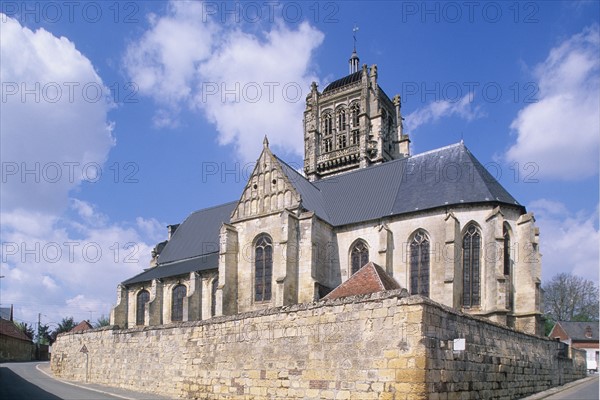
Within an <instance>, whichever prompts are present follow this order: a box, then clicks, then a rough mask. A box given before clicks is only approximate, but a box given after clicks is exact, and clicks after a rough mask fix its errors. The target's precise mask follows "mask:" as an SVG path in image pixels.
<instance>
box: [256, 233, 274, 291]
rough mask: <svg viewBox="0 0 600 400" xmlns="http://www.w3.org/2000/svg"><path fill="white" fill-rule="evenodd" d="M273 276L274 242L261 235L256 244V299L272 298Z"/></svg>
mask: <svg viewBox="0 0 600 400" xmlns="http://www.w3.org/2000/svg"><path fill="white" fill-rule="evenodd" d="M272 276H273V242H272V241H271V238H270V237H269V236H268V235H260V236H259V237H258V239H256V244H255V245H254V301H268V300H271V280H272Z"/></svg>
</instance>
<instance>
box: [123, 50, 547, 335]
mask: <svg viewBox="0 0 600 400" xmlns="http://www.w3.org/2000/svg"><path fill="white" fill-rule="evenodd" d="M378 74H379V72H378V69H377V66H376V65H372V66H371V67H370V68H368V67H367V66H366V65H364V66H363V67H362V68H361V69H359V67H358V56H357V55H356V52H354V53H353V54H352V57H351V58H350V74H349V75H347V76H345V77H342V78H341V79H338V80H336V81H334V82H332V83H331V84H329V85H328V86H327V87H325V89H324V90H323V91H320V90H319V89H318V86H317V84H316V83H313V84H312V86H311V88H310V93H309V94H308V96H307V98H306V109H305V112H304V119H303V121H298V122H297V123H303V126H304V144H305V145H304V147H305V148H304V153H305V156H304V170H303V173H300V172H298V171H297V170H296V169H295V168H293V167H291V166H290V165H288V164H287V163H286V162H285V161H284V160H282V159H281V158H279V157H277V156H276V155H275V154H273V153H272V152H271V149H270V148H269V142H268V140H267V138H266V137H265V139H264V141H263V150H262V152H261V154H260V155H259V156H258V159H257V161H256V165H255V167H254V170H253V172H252V174H251V176H250V177H249V179H248V182H247V184H246V186H245V188H244V189H243V191H242V193H241V195H240V197H239V199H238V200H236V201H233V202H229V203H226V204H222V205H216V206H214V207H210V208H206V209H202V210H199V211H195V212H193V213H192V214H190V215H189V216H188V217H187V218H186V219H185V220H184V221H183V222H182V223H180V224H175V225H170V226H169V227H168V228H169V230H168V232H169V235H168V240H167V241H166V243H165V242H161V243H159V244H158V245H157V246H156V247H155V249H154V251H153V261H152V263H151V265H150V268H149V269H147V270H145V271H143V272H141V273H139V274H138V275H136V276H134V277H131V278H129V279H127V280H125V281H124V282H122V283H121V284H120V285H119V287H118V290H117V305H116V306H115V308H114V309H113V310H112V312H111V324H114V325H119V326H120V327H134V326H139V325H142V326H143V325H161V324H169V323H172V322H177V321H192V320H204V319H209V318H211V317H213V316H220V315H233V314H236V313H241V312H246V311H255V310H261V309H265V308H269V307H275V306H284V305H292V304H297V303H307V302H313V301H316V300H319V299H321V298H323V297H324V296H326V295H327V294H328V293H329V292H331V291H332V290H334V289H335V288H336V287H339V286H340V285H343V284H344V282H346V281H348V280H349V279H350V278H351V277H352V276H353V275H354V274H355V273H357V271H359V270H360V269H361V267H363V266H364V265H366V264H368V263H369V262H373V263H375V264H377V265H378V266H381V267H380V270H381V271H379V270H377V268H375V267H372V268H371V271H372V272H374V273H375V272H376V273H377V274H378V275H380V276H381V275H382V274H386V275H387V276H388V278H389V279H390V282H392V281H393V282H397V283H398V284H399V285H400V286H401V287H403V288H406V289H407V290H408V291H409V293H410V294H419V295H422V296H426V297H429V298H430V299H432V300H433V301H436V302H438V303H441V304H444V305H446V306H449V307H452V308H454V309H457V310H461V311H463V312H466V313H469V314H472V315H476V316H481V317H485V318H488V319H490V320H492V321H495V322H497V323H500V324H504V325H507V326H509V327H514V328H515V329H517V330H520V331H523V332H529V333H534V334H541V332H542V326H541V323H540V321H541V318H540V316H541V312H540V276H541V254H540V252H539V247H538V244H539V229H538V228H537V227H536V225H535V218H534V216H533V215H532V214H531V213H529V212H527V210H526V209H525V206H523V205H522V204H520V203H519V202H518V201H517V200H516V199H515V198H514V197H513V196H512V195H511V194H510V193H508V192H507V191H506V189H505V188H504V187H502V185H501V184H500V183H499V182H498V181H497V180H496V179H495V178H494V177H493V176H492V175H491V174H490V173H489V172H488V171H487V170H486V168H485V167H484V166H483V165H482V163H481V162H480V161H479V160H478V159H477V158H476V157H475V155H474V154H473V153H471V151H470V150H469V149H468V148H467V146H466V145H465V144H464V143H463V142H462V141H461V142H460V143H455V144H451V145H449V146H445V147H442V148H439V149H434V150H431V151H427V152H424V153H421V154H414V155H413V154H411V153H410V146H409V144H410V139H409V135H408V134H407V133H406V132H404V128H403V124H402V114H401V101H400V96H398V95H397V96H394V97H393V98H390V97H388V95H387V94H386V92H384V90H383V89H382V88H381V87H380V86H379V83H378ZM383 279H384V280H386V282H387V281H388V280H387V278H383ZM339 292H341V290H340V291H338V293H339Z"/></svg>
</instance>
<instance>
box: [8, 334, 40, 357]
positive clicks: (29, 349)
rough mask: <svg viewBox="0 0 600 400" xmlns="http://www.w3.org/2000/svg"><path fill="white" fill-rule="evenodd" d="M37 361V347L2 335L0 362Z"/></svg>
mask: <svg viewBox="0 0 600 400" xmlns="http://www.w3.org/2000/svg"><path fill="white" fill-rule="evenodd" d="M31 360H35V345H34V344H33V343H31V341H29V342H27V341H25V340H21V339H17V338H13V337H11V336H7V335H0V362H5V361H31Z"/></svg>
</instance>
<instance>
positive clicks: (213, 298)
mask: <svg viewBox="0 0 600 400" xmlns="http://www.w3.org/2000/svg"><path fill="white" fill-rule="evenodd" d="M218 287H219V277H218V276H217V277H215V279H213V281H212V284H211V287H210V315H211V316H212V317H214V316H215V315H216V314H217V288H218Z"/></svg>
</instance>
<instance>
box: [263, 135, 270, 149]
mask: <svg viewBox="0 0 600 400" xmlns="http://www.w3.org/2000/svg"><path fill="white" fill-rule="evenodd" d="M263 147H264V148H267V147H269V139H267V135H265V138H264V139H263Z"/></svg>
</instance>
